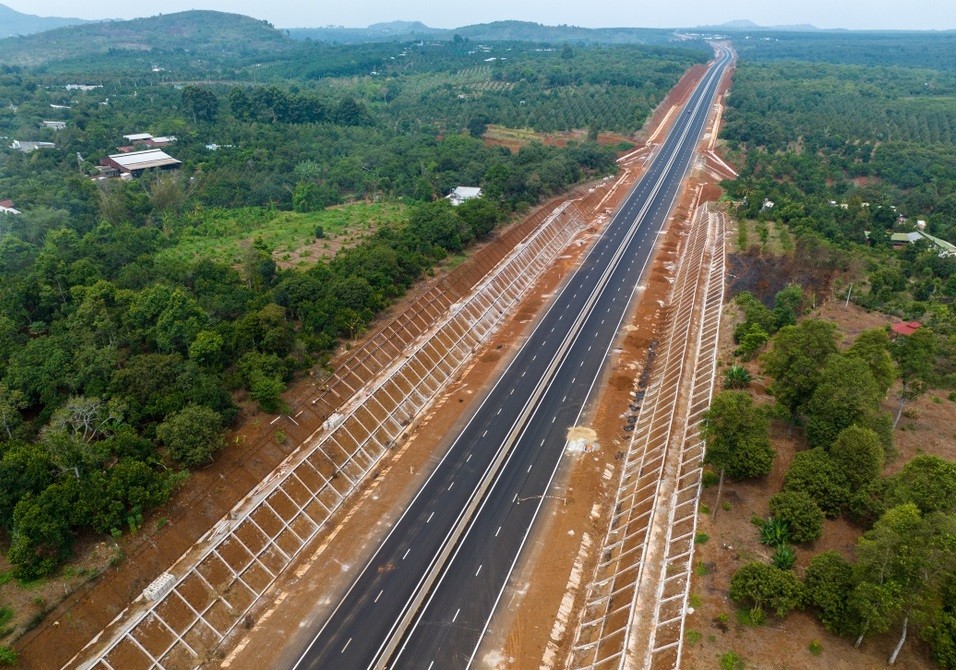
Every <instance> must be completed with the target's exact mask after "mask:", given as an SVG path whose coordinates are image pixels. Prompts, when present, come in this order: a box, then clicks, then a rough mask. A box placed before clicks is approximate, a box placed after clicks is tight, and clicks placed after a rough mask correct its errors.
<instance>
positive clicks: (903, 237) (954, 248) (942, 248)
mask: <svg viewBox="0 0 956 670" xmlns="http://www.w3.org/2000/svg"><path fill="white" fill-rule="evenodd" d="M921 240H925V241H926V242H929V244H930V245H931V246H932V247H934V248H935V249H936V253H937V254H938V255H939V257H940V258H947V257H956V244H953V243H952V242H947V241H946V240H944V239H943V238H941V237H936V236H935V235H930V234H929V233H927V232H926V231H925V230H911V231H910V232H908V233H893V234H892V235H890V242H891V243H892V244H893V248H894V249H902V248H903V247H905V246H906V245H907V244H916V243H917V242H919V241H921Z"/></svg>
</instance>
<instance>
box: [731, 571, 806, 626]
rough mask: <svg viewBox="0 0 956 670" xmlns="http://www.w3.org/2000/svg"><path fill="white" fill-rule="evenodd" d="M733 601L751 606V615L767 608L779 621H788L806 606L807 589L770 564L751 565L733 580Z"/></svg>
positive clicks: (738, 573)
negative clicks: (786, 617)
mask: <svg viewBox="0 0 956 670" xmlns="http://www.w3.org/2000/svg"><path fill="white" fill-rule="evenodd" d="M730 597H731V599H732V600H734V601H735V602H738V603H741V604H744V605H748V606H749V607H750V610H751V612H754V611H762V610H763V609H764V608H765V607H766V608H768V609H769V610H771V611H772V612H774V614H776V615H777V616H778V617H784V616H786V615H787V614H788V613H789V612H790V611H791V610H794V609H796V608H798V607H800V605H801V604H802V602H803V585H802V584H801V583H800V581H799V580H798V579H797V577H796V575H794V574H793V573H792V572H790V571H789V570H781V569H780V568H778V567H776V566H774V565H768V564H766V563H750V564H748V565H745V566H744V567H742V568H740V570H738V571H737V572H736V573H734V576H733V577H731V579H730Z"/></svg>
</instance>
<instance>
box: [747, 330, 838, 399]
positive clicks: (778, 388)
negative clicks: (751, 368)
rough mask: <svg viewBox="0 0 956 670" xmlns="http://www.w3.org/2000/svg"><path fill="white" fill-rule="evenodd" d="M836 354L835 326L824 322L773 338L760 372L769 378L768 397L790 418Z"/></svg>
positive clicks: (811, 392)
mask: <svg viewBox="0 0 956 670" xmlns="http://www.w3.org/2000/svg"><path fill="white" fill-rule="evenodd" d="M836 352H837V347H836V326H834V325H833V324H832V323H829V322H827V321H820V320H817V319H806V320H804V321H801V322H800V323H798V324H797V325H795V326H786V327H784V328H781V329H780V332H778V333H777V334H776V335H775V336H774V338H773V343H772V346H771V349H770V351H768V352H767V353H766V354H764V357H763V370H764V372H765V373H766V374H768V375H770V376H771V377H773V380H774V381H773V383H772V384H771V385H770V391H771V393H773V395H774V397H775V398H776V399H777V402H779V403H780V404H781V405H783V406H784V407H786V408H787V410H789V412H790V414H791V415H792V416H796V415H797V414H798V413H800V412H801V411H802V409H803V407H804V405H806V403H807V402H809V401H810V398H811V396H812V395H813V392H814V390H816V387H817V384H818V383H819V382H820V379H821V373H822V370H823V365H824V363H825V362H826V360H827V359H828V358H829V357H830V355H831V354H834V353H836Z"/></svg>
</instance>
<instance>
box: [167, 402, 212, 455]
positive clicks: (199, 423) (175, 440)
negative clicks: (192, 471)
mask: <svg viewBox="0 0 956 670" xmlns="http://www.w3.org/2000/svg"><path fill="white" fill-rule="evenodd" d="M156 437H157V438H158V439H159V441H160V442H162V443H163V444H165V445H166V447H167V448H168V449H169V455H170V456H171V457H172V458H173V460H175V461H176V462H178V463H182V464H183V465H186V466H189V467H194V466H197V465H202V464H204V463H207V462H209V461H210V460H212V455H213V454H214V453H215V452H216V451H217V450H218V449H220V448H222V447H223V445H224V444H225V441H224V439H223V437H222V417H221V416H220V415H219V414H218V412H216V411H215V410H212V409H209V408H208V407H204V406H202V405H196V404H189V405H186V406H185V407H184V408H183V409H182V410H180V411H178V412H176V413H175V414H172V415H170V416H168V417H167V418H166V420H165V421H163V422H162V423H161V424H159V425H158V426H156Z"/></svg>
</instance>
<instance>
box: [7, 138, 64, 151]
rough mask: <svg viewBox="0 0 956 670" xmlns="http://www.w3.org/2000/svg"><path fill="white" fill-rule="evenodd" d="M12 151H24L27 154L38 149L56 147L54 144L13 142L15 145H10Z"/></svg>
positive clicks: (24, 141) (25, 141)
mask: <svg viewBox="0 0 956 670" xmlns="http://www.w3.org/2000/svg"><path fill="white" fill-rule="evenodd" d="M10 148H11V149H16V150H17V151H22V152H23V153H25V154H28V153H30V152H31V151H36V150H37V149H55V148H56V145H55V144H54V143H53V142H32V141H27V140H13V143H12V144H11V145H10Z"/></svg>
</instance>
